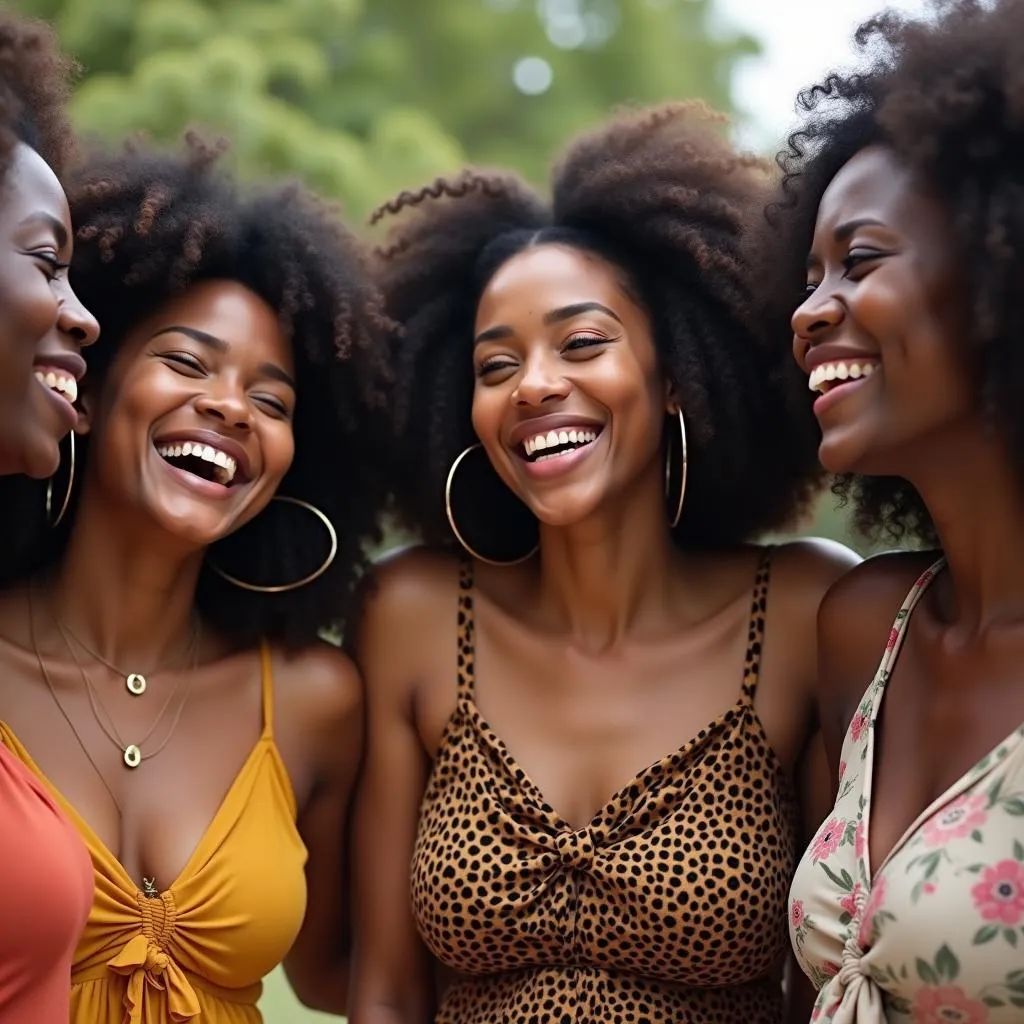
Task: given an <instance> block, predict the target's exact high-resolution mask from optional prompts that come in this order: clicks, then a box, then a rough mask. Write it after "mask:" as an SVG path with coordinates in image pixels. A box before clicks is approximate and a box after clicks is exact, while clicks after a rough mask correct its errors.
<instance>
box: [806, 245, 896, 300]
mask: <svg viewBox="0 0 1024 1024" xmlns="http://www.w3.org/2000/svg"><path fill="white" fill-rule="evenodd" d="M884 255H885V254H884V253H881V252H876V251H875V250H874V249H852V250H851V251H850V252H848V253H847V254H846V257H845V259H844V260H843V262H842V267H843V277H845V278H848V277H849V276H850V275H851V274H852V273H853V272H854V271H855V270H856V269H857V267H859V266H860V265H861V264H862V263H868V262H870V261H871V260H877V259H879V258H880V257H882V256H884ZM820 284H821V282H820V281H818V282H817V283H815V284H808V285H806V286H805V288H804V296H805V297H806V296H808V295H813V294H814V292H815V291H817V289H818V285H820Z"/></svg>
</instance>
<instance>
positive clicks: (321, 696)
mask: <svg viewBox="0 0 1024 1024" xmlns="http://www.w3.org/2000/svg"><path fill="white" fill-rule="evenodd" d="M281 675H282V676H283V677H284V678H283V679H282V689H285V688H287V689H288V690H290V691H291V692H289V693H288V697H287V700H288V708H289V710H290V712H291V713H292V714H293V715H300V716H301V719H302V722H301V724H302V730H301V731H302V736H303V739H304V741H305V745H306V749H308V750H309V751H311V752H312V755H313V758H314V760H315V768H314V772H313V780H312V786H311V789H310V792H309V796H308V797H307V799H306V800H305V803H304V805H303V806H302V807H301V808H300V811H299V818H298V828H299V833H300V835H301V836H302V840H303V843H304V844H305V846H306V850H307V852H308V859H307V861H306V888H307V891H308V892H309V894H310V899H309V901H308V904H307V907H306V916H305V918H304V920H303V923H302V928H301V930H300V932H299V935H298V937H297V938H296V940H295V943H294V944H293V946H292V948H291V950H290V951H289V953H288V956H287V957H286V958H285V964H284V966H285V971H286V973H287V975H288V979H289V981H290V982H291V984H292V987H293V989H294V990H295V993H296V995H297V996H298V997H299V998H300V999H301V1000H302V1002H304V1003H305V1004H306V1005H307V1006H312V1007H314V1008H316V1009H319V1010H325V1011H327V1012H330V1013H339V1014H341V1013H344V1012H345V1010H346V1002H347V992H348V955H349V950H350V932H351V929H350V927H349V906H348V857H347V843H346V836H347V824H348V814H349V808H350V805H351V801H352V794H353V790H354V788H355V779H356V774H357V772H358V770H359V764H360V760H361V757H362V751H363V690H362V682H361V680H360V677H359V673H358V671H357V670H356V667H355V665H354V664H353V663H352V661H351V660H350V659H349V658H347V657H346V656H345V655H344V654H342V653H341V652H340V651H338V650H337V649H336V648H334V647H332V646H330V645H328V644H320V645H317V646H316V647H314V648H311V649H309V650H306V651H303V652H301V653H300V654H299V655H297V656H295V657H294V658H292V659H289V660H288V662H287V664H286V667H285V671H284V672H283V673H281Z"/></svg>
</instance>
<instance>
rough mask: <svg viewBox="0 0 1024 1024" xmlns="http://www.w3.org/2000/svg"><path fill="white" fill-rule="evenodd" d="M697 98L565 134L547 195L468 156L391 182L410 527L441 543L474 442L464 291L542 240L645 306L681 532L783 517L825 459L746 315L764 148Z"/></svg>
mask: <svg viewBox="0 0 1024 1024" xmlns="http://www.w3.org/2000/svg"><path fill="white" fill-rule="evenodd" d="M721 120H722V118H720V117H718V116H717V115H714V114H712V113H711V112H710V111H708V110H707V108H705V107H704V106H703V105H701V104H695V103H674V104H668V105H663V106H659V107H656V108H652V109H648V110H642V111H633V112H627V113H624V114H622V115H620V116H618V117H616V118H615V119H613V120H612V121H610V122H609V123H608V124H606V125H605V126H603V127H601V128H599V129H597V130H595V131H593V132H591V133H589V134H586V135H583V136H582V137H580V138H579V139H577V140H576V141H575V142H574V143H573V144H572V145H570V147H569V148H568V150H567V152H566V154H565V156H564V158H563V160H562V161H561V163H560V164H559V165H558V166H556V168H555V169H554V172H553V176H552V200H551V202H550V203H548V202H546V201H544V200H543V199H541V198H540V197H539V196H538V195H537V194H536V193H535V192H534V191H533V190H532V189H530V188H529V187H528V186H527V185H525V184H524V183H523V182H522V181H520V180H519V179H518V178H516V177H515V176H513V175H509V174H503V173H490V172H485V171H476V170H472V169H470V170H467V171H465V172H463V173H462V174H461V175H460V176H458V177H456V178H454V179H439V180H437V181H435V182H434V183H433V184H432V185H430V186H428V187H426V188H423V189H420V190H419V191H415V192H403V193H401V194H400V195H399V196H397V197H396V198H395V199H393V200H392V201H391V202H389V203H386V204H385V205H384V206H382V207H381V208H380V209H379V210H378V211H377V212H376V213H375V214H374V216H373V218H372V219H373V220H374V221H377V220H380V219H382V218H385V217H387V216H389V215H396V214H404V217H403V222H402V223H399V224H397V225H396V226H395V227H394V228H392V231H391V233H390V235H389V237H388V239H387V243H386V244H385V245H384V246H383V247H382V248H381V249H380V250H379V252H378V255H379V259H380V269H379V275H378V281H379V282H380V285H381V287H382V290H383V292H384V296H385V303H386V309H387V312H388V314H389V315H390V316H392V317H393V318H394V319H396V320H397V321H398V322H399V323H401V324H402V326H403V328H404V331H403V334H402V335H401V337H400V339H399V343H398V346H397V349H396V354H395V358H394V362H395V367H394V372H395V376H396V380H395V393H394V400H393V406H392V410H391V412H392V414H393V423H394V432H395V435H396V444H397V448H398V451H399V452H400V459H401V462H400V466H399V469H398V471H397V472H396V474H395V486H394V492H395V493H394V497H395V507H396V510H397V512H398V514H399V516H400V518H401V521H402V522H404V524H405V525H406V526H408V527H409V528H410V529H411V530H413V531H414V532H415V533H417V534H418V535H419V536H420V537H421V538H423V539H424V540H426V541H428V542H429V543H433V544H440V545H446V544H451V542H452V541H453V537H452V534H451V530H450V528H449V527H448V524H447V520H446V517H445V512H444V500H443V496H444V483H445V479H446V476H447V472H448V469H449V467H450V465H451V463H452V461H453V460H454V459H455V457H456V456H457V455H458V453H459V452H460V451H461V450H463V449H464V448H466V447H467V446H468V445H470V444H472V443H473V442H474V441H475V440H476V438H475V437H474V435H473V430H472V425H471V420H470V411H471V404H472V395H473V384H474V375H473V366H472V359H471V348H472V338H473V323H474V318H475V314H476V307H477V303H478V300H479V298H480V295H481V293H482V292H483V290H484V288H485V286H486V284H487V282H488V280H489V279H490V278H491V276H492V275H493V274H494V273H495V271H496V270H497V269H498V267H499V266H500V265H501V264H502V263H504V262H505V261H506V260H508V259H509V258H510V257H512V256H513V255H515V254H516V253H517V252H519V251H521V250H522V249H524V248H526V247H528V246H530V245H536V244H544V243H556V244H564V245H567V246H570V247H573V248H576V249H579V250H582V251H584V252H588V253H591V254H594V255H596V256H598V257H601V258H603V259H605V260H607V261H609V262H610V263H611V264H612V265H613V266H615V267H616V268H617V269H618V270H619V272H620V273H621V274H622V276H623V278H624V281H625V284H626V286H627V287H628V288H629V290H630V292H631V294H633V295H635V296H636V297H637V299H638V300H639V303H640V304H641V306H642V307H643V308H644V309H645V310H646V312H647V313H648V315H649V317H650V319H651V323H652V327H653V335H654V342H655V345H656V348H657V351H658V354H659V357H660V360H661V362H662V365H663V368H664V372H665V374H666V375H667V377H668V378H669V380H670V382H671V384H672V385H674V387H675V389H676V392H677V393H678V396H679V399H680V403H681V406H682V408H683V410H684V413H685V415H686V422H687V429H688V440H689V478H688V484H687V491H686V503H685V508H684V512H683V516H682V520H681V522H680V524H679V526H678V528H677V530H676V531H675V537H676V540H677V541H678V542H679V543H681V544H685V545H701V546H715V545H728V544H733V543H737V542H740V541H743V540H746V539H748V538H753V537H756V536H758V535H760V534H763V533H765V532H767V531H769V530H773V529H779V528H781V527H784V526H786V525H787V524H790V523H791V522H792V521H793V520H794V519H795V518H796V517H797V516H798V515H799V514H800V513H802V512H803V511H804V510H805V509H806V508H807V506H808V503H809V501H810V499H811V497H812V496H813V494H814V492H815V490H816V485H817V484H818V483H819V482H820V479H821V476H820V472H819V469H818V466H817V459H816V444H817V440H816V431H815V426H814V422H813V419H812V417H811V416H810V413H809V412H808V411H807V410H806V409H804V408H803V407H801V406H800V405H799V403H798V402H797V401H796V400H795V396H796V395H797V394H799V393H800V391H799V389H801V388H804V387H805V384H804V382H803V380H802V379H800V378H799V375H798V374H797V373H796V372H795V368H794V367H793V365H792V360H791V359H790V357H789V354H788V346H786V348H785V351H782V350H778V351H774V352H773V351H772V350H771V349H770V348H768V346H767V344H766V343H765V340H764V339H762V338H761V337H760V335H759V333H758V331H757V330H755V328H754V327H753V323H752V319H751V318H750V315H749V314H750V301H749V300H750V291H749V289H750V283H751V282H750V273H749V267H748V263H747V260H746V258H745V256H744V253H743V247H742V244H741V242H742V236H743V234H744V231H745V228H746V227H747V226H748V225H749V224H751V223H752V222H753V219H754V218H756V217H757V216H759V215H760V210H761V208H762V206H763V202H764V200H765V198H766V181H767V179H766V176H765V173H764V170H765V169H764V166H763V165H762V164H761V162H760V161H758V160H756V159H755V158H753V157H745V156H738V155H737V154H736V153H734V152H733V151H732V150H731V148H730V147H729V146H728V144H727V143H726V142H725V141H724V140H723V139H722V137H721V134H720V132H719V130H718V122H719V121H721Z"/></svg>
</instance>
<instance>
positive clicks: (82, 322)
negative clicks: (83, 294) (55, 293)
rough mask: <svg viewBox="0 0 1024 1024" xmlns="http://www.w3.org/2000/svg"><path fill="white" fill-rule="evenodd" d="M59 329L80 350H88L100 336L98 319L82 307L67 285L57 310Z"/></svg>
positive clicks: (72, 290)
mask: <svg viewBox="0 0 1024 1024" xmlns="http://www.w3.org/2000/svg"><path fill="white" fill-rule="evenodd" d="M57 329H58V330H59V331H60V333H61V334H64V335H66V336H67V337H69V338H71V339H72V340H73V341H74V342H75V344H76V345H77V346H78V347H79V348H80V349H82V348H87V347H88V346H89V345H91V344H92V343H93V342H94V341H95V340H96V339H97V338H98V337H99V336H100V325H99V323H98V322H97V321H96V317H94V316H93V315H92V313H90V312H89V310H87V309H86V308H85V306H83V305H82V303H81V300H80V299H79V298H78V296H77V295H76V294H75V292H74V289H73V288H72V287H71V285H67V287H66V289H65V292H64V295H63V297H62V298H61V300H60V303H59V305H58V308H57Z"/></svg>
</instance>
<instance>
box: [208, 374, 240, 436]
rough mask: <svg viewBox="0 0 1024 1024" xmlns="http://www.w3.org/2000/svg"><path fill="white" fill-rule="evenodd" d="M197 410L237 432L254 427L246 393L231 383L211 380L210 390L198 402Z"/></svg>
mask: <svg viewBox="0 0 1024 1024" xmlns="http://www.w3.org/2000/svg"><path fill="white" fill-rule="evenodd" d="M196 408H197V409H198V410H199V412H200V413H201V414H202V415H203V416H209V417H210V418H211V419H214V420H217V421H218V422H219V423H223V424H224V425H225V426H228V427H232V428H234V429H236V430H248V429H249V428H250V427H251V426H252V418H251V413H250V410H249V403H248V401H247V400H246V396H245V393H244V391H243V390H242V389H241V388H239V387H237V386H236V385H235V384H233V383H232V382H230V381H224V380H211V381H210V384H209V387H208V389H207V390H206V391H204V392H203V394H202V395H200V396H199V398H198V399H197V400H196Z"/></svg>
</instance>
